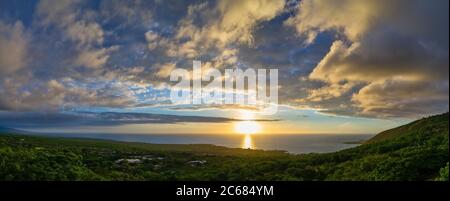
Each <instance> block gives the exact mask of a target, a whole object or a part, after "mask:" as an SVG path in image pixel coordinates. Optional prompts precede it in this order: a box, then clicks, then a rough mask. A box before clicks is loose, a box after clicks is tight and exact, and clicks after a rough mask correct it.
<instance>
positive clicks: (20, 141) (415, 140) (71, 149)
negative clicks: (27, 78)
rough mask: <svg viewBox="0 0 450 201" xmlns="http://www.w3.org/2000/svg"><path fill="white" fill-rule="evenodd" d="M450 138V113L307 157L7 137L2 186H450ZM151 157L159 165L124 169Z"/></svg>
mask: <svg viewBox="0 0 450 201" xmlns="http://www.w3.org/2000/svg"><path fill="white" fill-rule="evenodd" d="M448 133H449V132H448V113H446V114H443V115H438V116H434V117H430V118H426V119H422V120H419V121H416V122H413V123H411V124H408V125H405V126H401V127H399V128H395V129H391V130H388V131H385V132H382V133H380V134H379V135H377V136H375V137H374V138H372V139H371V140H369V141H368V142H367V143H366V144H364V145H361V146H359V147H356V148H352V149H347V150H343V151H339V152H336V153H330V154H305V155H290V154H286V153H283V152H277V151H257V150H242V149H230V148H225V147H219V146H213V145H156V144H144V143H125V142H113V141H103V140H85V139H66V138H44V137H32V136H22V135H11V134H10V135H7V134H6V135H5V134H3V135H0V180H434V179H440V180H448V161H449V150H448V149H449V144H448ZM148 155H151V157H152V160H142V162H141V163H138V164H131V163H126V162H125V163H124V162H121V163H116V161H117V160H118V159H122V158H142V157H144V156H148ZM158 157H160V159H158ZM193 160H204V161H206V163H205V164H203V165H192V164H190V163H189V161H193Z"/></svg>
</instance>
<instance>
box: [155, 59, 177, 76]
mask: <svg viewBox="0 0 450 201" xmlns="http://www.w3.org/2000/svg"><path fill="white" fill-rule="evenodd" d="M156 66H157V67H156V68H157V69H158V71H157V72H156V74H155V75H156V76H157V77H160V78H168V77H169V76H170V73H172V71H173V70H175V68H176V64H175V63H167V64H163V65H160V64H158V65H156Z"/></svg>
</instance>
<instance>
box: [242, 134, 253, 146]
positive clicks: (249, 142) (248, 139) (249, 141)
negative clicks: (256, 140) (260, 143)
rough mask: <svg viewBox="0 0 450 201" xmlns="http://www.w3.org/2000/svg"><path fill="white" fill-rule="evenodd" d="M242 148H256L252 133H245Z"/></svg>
mask: <svg viewBox="0 0 450 201" xmlns="http://www.w3.org/2000/svg"><path fill="white" fill-rule="evenodd" d="M242 148H243V149H255V146H254V145H253V140H252V137H251V136H250V135H248V134H247V135H245V137H244V140H243V141H242Z"/></svg>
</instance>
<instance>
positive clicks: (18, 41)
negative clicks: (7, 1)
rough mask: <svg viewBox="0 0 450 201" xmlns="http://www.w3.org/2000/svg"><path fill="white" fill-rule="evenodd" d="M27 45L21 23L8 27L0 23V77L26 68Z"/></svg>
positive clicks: (26, 38)
mask: <svg viewBox="0 0 450 201" xmlns="http://www.w3.org/2000/svg"><path fill="white" fill-rule="evenodd" d="M28 43H29V39H28V37H27V35H26V34H25V31H24V27H23V24H22V22H20V21H16V22H15V23H14V24H12V25H8V24H5V23H3V22H2V21H0V77H1V76H3V75H7V74H10V73H13V72H15V71H17V70H19V69H22V68H24V67H25V66H26V64H27V62H28V58H27V52H28Z"/></svg>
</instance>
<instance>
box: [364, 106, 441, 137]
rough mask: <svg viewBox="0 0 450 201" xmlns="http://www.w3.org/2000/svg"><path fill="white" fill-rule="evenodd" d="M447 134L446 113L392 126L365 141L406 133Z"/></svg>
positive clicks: (400, 135) (404, 134) (399, 135)
mask: <svg viewBox="0 0 450 201" xmlns="http://www.w3.org/2000/svg"><path fill="white" fill-rule="evenodd" d="M427 133H428V134H437V135H440V134H448V113H445V114H441V115H436V116H433V117H428V118H423V119H420V120H417V121H414V122H412V123H410V124H407V125H404V126H400V127H397V128H393V129H390V130H387V131H384V132H381V133H379V134H378V135H376V136H374V137H373V138H371V139H370V140H368V141H367V142H366V143H374V142H380V141H383V140H387V139H393V138H397V137H402V136H407V135H422V134H423V135H426V134H427Z"/></svg>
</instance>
